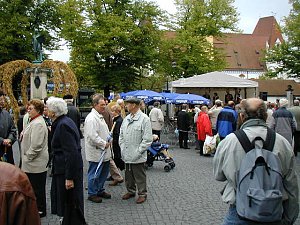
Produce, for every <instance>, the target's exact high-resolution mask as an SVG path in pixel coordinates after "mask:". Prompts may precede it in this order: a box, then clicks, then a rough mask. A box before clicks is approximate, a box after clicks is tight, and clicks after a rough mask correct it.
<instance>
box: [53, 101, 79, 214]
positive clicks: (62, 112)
mask: <svg viewBox="0 0 300 225" xmlns="http://www.w3.org/2000/svg"><path fill="white" fill-rule="evenodd" d="M47 107H48V115H49V117H50V118H51V120H52V127H51V137H52V141H51V148H52V149H51V150H52V155H53V156H52V157H53V158H52V174H53V177H52V184H51V213H52V214H56V215H58V216H60V217H63V216H64V211H65V204H66V201H67V199H66V196H67V194H68V196H69V195H70V193H72V192H73V193H72V197H73V198H74V200H75V202H77V204H78V205H79V207H80V209H81V210H82V212H83V177H82V168H83V163H82V157H81V146H80V135H79V131H78V128H77V126H76V124H75V123H74V122H73V120H72V119H70V118H69V117H67V116H66V114H67V112H68V109H67V103H66V102H65V101H64V100H63V99H62V98H56V97H50V98H49V99H48V100H47ZM70 189H73V191H72V192H70V191H68V192H67V190H70ZM68 201H69V200H68Z"/></svg>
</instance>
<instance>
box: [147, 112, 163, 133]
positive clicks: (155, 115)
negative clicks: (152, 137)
mask: <svg viewBox="0 0 300 225" xmlns="http://www.w3.org/2000/svg"><path fill="white" fill-rule="evenodd" d="M149 118H150V121H151V126H152V130H161V128H162V127H163V125H164V115H163V113H162V111H161V110H160V109H159V108H156V107H155V108H153V109H152V110H151V111H150V113H149Z"/></svg>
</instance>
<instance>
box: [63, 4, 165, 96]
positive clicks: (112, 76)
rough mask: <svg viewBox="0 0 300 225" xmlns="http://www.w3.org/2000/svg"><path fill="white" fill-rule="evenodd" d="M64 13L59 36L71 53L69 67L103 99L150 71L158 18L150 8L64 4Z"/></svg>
mask: <svg viewBox="0 0 300 225" xmlns="http://www.w3.org/2000/svg"><path fill="white" fill-rule="evenodd" d="M64 7H65V9H63V12H64V18H65V19H64V20H65V23H64V24H63V30H62V34H63V37H64V38H65V39H66V40H68V41H69V42H70V44H71V47H72V53H71V65H72V66H74V69H75V72H76V73H77V74H81V75H83V76H84V77H88V81H89V82H92V83H95V84H97V86H98V87H100V88H102V89H104V90H105V95H107V94H108V91H109V90H110V89H114V90H117V91H118V90H123V91H127V90H130V89H132V88H133V87H134V86H135V84H137V83H138V82H139V80H140V79H143V78H144V74H143V71H145V70H152V65H153V61H154V59H156V58H157V54H158V52H157V45H158V42H159V40H160V33H159V29H158V26H159V23H160V21H161V15H162V13H161V11H160V10H159V9H158V7H157V6H155V5H153V3H148V2H145V1H131V0H116V1H112V0H103V1H96V0H94V1H83V0H82V1H73V0H69V1H66V2H65V5H64ZM85 85H86V84H85Z"/></svg>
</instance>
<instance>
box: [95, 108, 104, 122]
mask: <svg viewBox="0 0 300 225" xmlns="http://www.w3.org/2000/svg"><path fill="white" fill-rule="evenodd" d="M92 113H93V114H94V115H95V116H97V117H98V118H99V119H101V120H103V119H104V117H103V115H102V114H100V113H98V111H97V110H96V109H94V108H92Z"/></svg>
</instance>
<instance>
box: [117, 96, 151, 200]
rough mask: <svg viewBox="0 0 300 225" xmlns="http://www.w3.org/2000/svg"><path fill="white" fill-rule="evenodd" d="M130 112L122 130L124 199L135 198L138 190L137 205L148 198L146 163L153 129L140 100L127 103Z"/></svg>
mask: <svg viewBox="0 0 300 225" xmlns="http://www.w3.org/2000/svg"><path fill="white" fill-rule="evenodd" d="M125 102H126V107H127V109H128V112H129V113H130V114H129V115H127V116H126V117H125V119H124V120H123V123H122V125H121V129H120V137H119V144H120V147H121V154H122V158H123V160H124V161H125V185H126V189H127V193H126V194H125V195H123V197H122V199H123V200H127V199H130V198H133V197H135V192H136V187H137V190H138V195H139V197H138V199H137V200H136V203H137V204H141V203H143V202H144V201H145V200H146V198H147V184H146V171H145V162H146V160H147V148H148V147H149V146H150V145H151V143H152V129H151V122H150V119H149V117H148V116H147V115H146V114H144V113H143V112H142V111H141V110H140V100H139V99H137V98H131V99H128V100H126V101H125Z"/></svg>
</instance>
